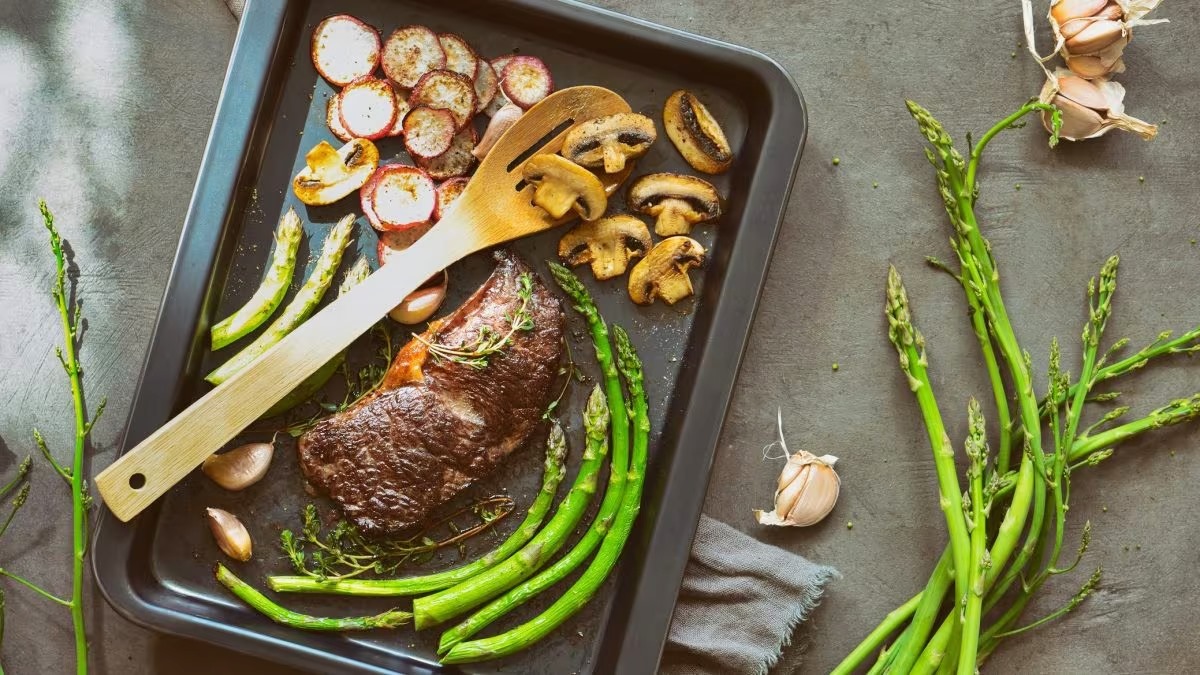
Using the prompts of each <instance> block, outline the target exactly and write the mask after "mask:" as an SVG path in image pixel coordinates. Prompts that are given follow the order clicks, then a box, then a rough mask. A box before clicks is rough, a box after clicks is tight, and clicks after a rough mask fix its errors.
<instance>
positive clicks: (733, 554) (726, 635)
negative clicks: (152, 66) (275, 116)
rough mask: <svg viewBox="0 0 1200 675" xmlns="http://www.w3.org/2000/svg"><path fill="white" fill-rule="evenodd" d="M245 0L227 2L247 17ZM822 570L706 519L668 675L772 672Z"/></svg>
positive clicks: (820, 583) (820, 586)
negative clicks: (770, 670) (244, 10)
mask: <svg viewBox="0 0 1200 675" xmlns="http://www.w3.org/2000/svg"><path fill="white" fill-rule="evenodd" d="M245 3H246V0H225V4H226V5H227V6H228V7H229V11H230V12H232V13H233V15H234V17H236V18H238V19H241V17H242V10H243V9H244V7H245ZM836 576H837V572H836V571H835V570H834V569H833V568H831V567H823V566H821V565H816V564H814V563H811V562H809V561H808V560H805V559H804V558H802V557H800V556H798V555H795V554H793V553H788V552H787V551H784V550H783V549H780V548H775V547H774V546H768V545H767V544H764V543H762V542H760V541H758V540H756V539H754V538H752V537H749V536H747V535H745V534H742V533H741V532H738V531H737V530H735V529H733V528H732V527H730V526H728V525H726V524H724V523H721V522H718V521H716V520H713V519H712V518H709V517H708V516H704V515H702V516H700V527H699V529H697V530H696V538H695V540H694V541H693V542H692V557H691V559H690V560H689V561H688V567H687V576H685V577H684V579H683V585H682V587H681V589H680V591H679V604H678V605H677V606H676V607H675V618H674V621H673V622H672V623H671V634H670V636H669V637H668V639H667V654H668V655H669V657H670V659H671V662H670V663H668V665H666V666H664V668H663V671H662V672H664V673H668V674H669V675H700V674H702V673H722V674H723V675H724V674H726V673H729V674H733V673H736V674H738V675H740V674H742V673H754V674H755V675H765V673H766V672H767V671H768V670H769V669H770V668H771V666H774V665H775V663H776V662H777V661H778V660H779V655H780V653H781V652H782V651H783V648H784V647H786V646H788V645H789V644H791V641H792V632H793V631H794V630H795V628H796V626H797V625H798V624H799V623H800V622H801V621H804V619H805V617H807V616H808V613H809V612H810V611H812V609H813V607H814V606H815V605H816V604H817V601H818V600H819V599H820V598H821V592H822V591H823V590H824V588H825V584H826V582H828V581H829V580H830V579H832V578H834V577H836Z"/></svg>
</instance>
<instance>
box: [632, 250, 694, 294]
mask: <svg viewBox="0 0 1200 675" xmlns="http://www.w3.org/2000/svg"><path fill="white" fill-rule="evenodd" d="M703 264H704V247H703V246H701V245H700V242H698V241H696V240H695V239H692V238H691V237H667V238H666V239H663V240H662V241H660V242H658V244H657V245H656V246H655V247H654V248H652V249H650V253H649V254H648V255H647V256H646V257H645V258H644V259H643V260H641V261H640V262H638V264H637V265H634V266H633V271H632V272H630V273H629V297H630V298H632V299H633V301H634V302H636V303H637V304H639V305H649V304H651V303H652V302H654V299H655V298H661V299H662V301H663V302H665V303H667V304H668V305H673V304H675V303H677V302H679V301H680V300H682V299H684V298H686V297H688V296H689V295H691V294H692V280H691V279H690V278H689V277H688V270H689V269H691V268H693V267H699V266H700V265H703Z"/></svg>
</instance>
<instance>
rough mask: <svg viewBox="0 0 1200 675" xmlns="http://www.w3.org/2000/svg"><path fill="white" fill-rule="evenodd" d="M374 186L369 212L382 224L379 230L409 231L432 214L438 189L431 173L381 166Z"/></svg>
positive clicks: (396, 165) (373, 183)
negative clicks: (430, 175)
mask: <svg viewBox="0 0 1200 675" xmlns="http://www.w3.org/2000/svg"><path fill="white" fill-rule="evenodd" d="M371 183H372V185H371V191H370V196H369V199H370V207H371V209H370V210H371V212H373V213H374V214H375V218H376V219H377V220H378V221H379V228H380V229H383V230H406V229H408V228H410V227H416V226H417V225H420V224H422V223H424V222H425V221H427V220H429V218H430V216H432V215H433V208H434V206H436V205H437V188H435V187H434V184H433V179H432V178H430V177H429V174H427V173H425V172H424V171H422V170H420V169H418V168H417V167H415V166H403V165H400V164H390V165H388V166H381V167H379V171H378V172H377V173H376V175H375V177H374V178H373V179H372V181H371ZM368 218H369V216H368Z"/></svg>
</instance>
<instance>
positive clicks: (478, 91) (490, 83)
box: [474, 59, 500, 115]
mask: <svg viewBox="0 0 1200 675" xmlns="http://www.w3.org/2000/svg"><path fill="white" fill-rule="evenodd" d="M474 84H475V114H476V115H478V114H479V113H481V112H483V111H484V110H487V108H488V106H489V105H491V103H492V100H493V99H495V98H496V92H497V91H499V89H500V85H499V83H498V82H497V81H496V71H494V70H492V64H490V63H488V62H487V61H484V60H483V59H476V60H475V82H474Z"/></svg>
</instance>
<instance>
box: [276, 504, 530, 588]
mask: <svg viewBox="0 0 1200 675" xmlns="http://www.w3.org/2000/svg"><path fill="white" fill-rule="evenodd" d="M514 507H515V502H514V501H513V500H512V499H511V498H509V497H504V496H493V497H487V498H485V499H481V500H478V501H476V502H474V503H472V504H470V505H468V506H465V507H463V508H461V509H458V510H457V511H454V512H453V513H450V514H448V515H446V516H445V517H443V518H441V519H439V520H438V521H436V522H434V523H432V524H430V525H429V526H428V527H426V528H424V529H422V530H421V531H420V532H417V533H416V534H414V535H411V536H408V537H405V538H403V539H381V540H373V539H368V538H366V537H364V536H363V535H362V533H361V532H359V531H358V528H357V527H355V526H354V525H353V524H351V523H349V522H347V521H345V520H341V521H338V522H337V523H335V524H334V525H333V527H331V528H329V529H328V530H327V531H326V530H325V529H324V528H323V527H322V525H321V518H320V515H319V514H318V513H317V507H316V506H315V505H313V504H308V505H307V506H305V507H304V512H303V514H302V516H301V520H302V527H301V529H300V533H299V534H296V533H295V532H293V531H292V530H284V531H283V532H281V533H280V536H279V539H280V547H281V548H282V549H283V552H284V555H286V556H287V558H288V560H289V561H290V562H291V564H292V567H293V568H294V569H295V570H296V572H297V573H298V574H302V575H305V576H308V577H311V578H314V579H320V580H322V581H324V580H338V579H350V578H353V577H357V576H359V575H362V574H367V573H371V574H376V575H387V574H393V573H395V572H396V570H398V569H400V568H401V567H403V566H404V565H408V564H419V563H422V562H425V561H427V560H429V558H431V557H432V556H433V554H434V553H435V552H437V551H438V550H440V549H443V548H447V547H450V546H456V547H458V548H459V553H460V555H461V554H465V550H464V549H463V546H464V544H465V542H466V541H467V540H468V539H470V538H471V537H474V536H475V535H477V534H480V533H482V532H484V531H486V530H488V529H490V528H491V527H493V526H494V525H496V523H498V522H500V521H501V520H503V519H504V518H505V517H506V516H508V515H509V514H510V513H512V511H513V508H514ZM467 516H470V517H471V518H472V520H473V522H472V523H471V524H469V525H462V524H460V521H462V520H463V519H464V518H465V517H467ZM438 528H445V530H446V531H447V534H446V535H445V536H443V537H441V538H440V539H434V538H433V537H431V536H430V533H431V532H432V531H434V530H436V529H438Z"/></svg>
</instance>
